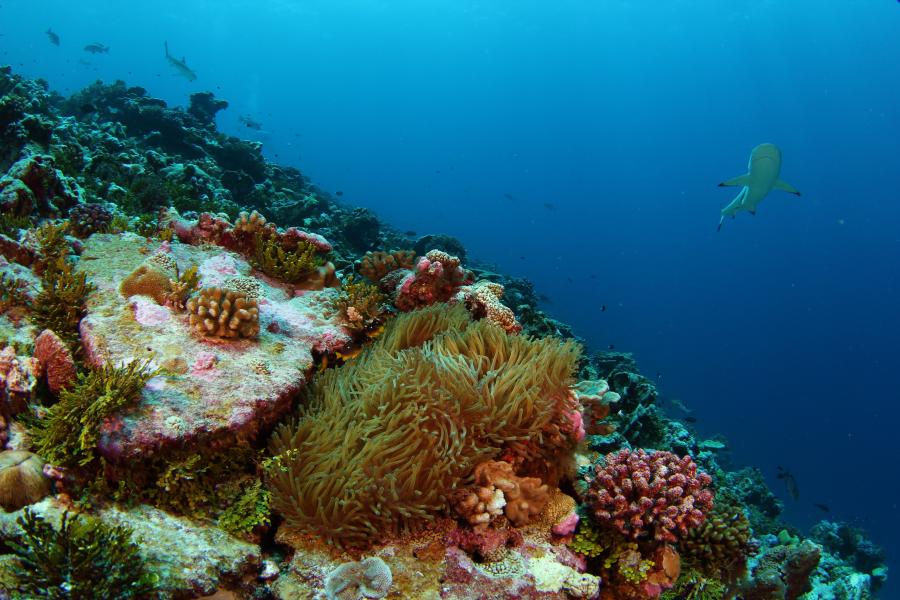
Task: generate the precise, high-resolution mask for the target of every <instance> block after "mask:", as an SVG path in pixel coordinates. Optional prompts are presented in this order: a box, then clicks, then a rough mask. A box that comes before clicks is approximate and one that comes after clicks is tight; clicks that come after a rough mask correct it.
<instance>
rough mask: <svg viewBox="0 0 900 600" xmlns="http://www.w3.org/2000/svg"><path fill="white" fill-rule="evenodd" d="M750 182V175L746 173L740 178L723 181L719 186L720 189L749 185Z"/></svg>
mask: <svg viewBox="0 0 900 600" xmlns="http://www.w3.org/2000/svg"><path fill="white" fill-rule="evenodd" d="M749 181H750V173H744V174H743V175H740V176H738V177H732V178H731V179H728V180H726V181H723V182H722V183H720V184H719V187H726V186H731V185H747V183H749Z"/></svg>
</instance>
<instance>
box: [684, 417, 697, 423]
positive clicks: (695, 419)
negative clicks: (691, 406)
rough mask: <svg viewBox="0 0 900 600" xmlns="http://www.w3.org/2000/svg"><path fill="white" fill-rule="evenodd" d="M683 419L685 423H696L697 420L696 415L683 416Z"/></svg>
mask: <svg viewBox="0 0 900 600" xmlns="http://www.w3.org/2000/svg"><path fill="white" fill-rule="evenodd" d="M684 421H685V422H686V423H696V422H697V417H685V418H684Z"/></svg>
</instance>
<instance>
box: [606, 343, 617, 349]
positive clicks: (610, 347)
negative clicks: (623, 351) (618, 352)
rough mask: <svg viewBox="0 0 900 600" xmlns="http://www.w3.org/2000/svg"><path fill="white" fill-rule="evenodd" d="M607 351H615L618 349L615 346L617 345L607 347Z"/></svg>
mask: <svg viewBox="0 0 900 600" xmlns="http://www.w3.org/2000/svg"><path fill="white" fill-rule="evenodd" d="M606 349H607V350H615V349H616V345H615V344H610V345H609V346H607V347H606Z"/></svg>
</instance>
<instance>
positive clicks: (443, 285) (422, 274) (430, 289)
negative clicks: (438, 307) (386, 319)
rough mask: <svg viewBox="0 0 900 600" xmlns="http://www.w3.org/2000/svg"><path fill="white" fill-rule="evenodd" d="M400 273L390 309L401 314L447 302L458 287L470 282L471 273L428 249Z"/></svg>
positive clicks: (441, 254) (437, 251)
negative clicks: (402, 274) (412, 264)
mask: <svg viewBox="0 0 900 600" xmlns="http://www.w3.org/2000/svg"><path fill="white" fill-rule="evenodd" d="M402 272H403V273H404V276H403V278H402V279H401V280H400V282H399V284H398V285H397V287H396V290H395V298H394V306H396V307H397V308H399V309H400V310H403V311H408V310H413V309H415V308H420V307H423V306H429V305H431V304H434V303H435V302H447V301H448V300H450V298H451V297H453V295H454V294H455V293H456V292H457V291H458V290H459V288H460V286H463V285H470V284H471V283H472V274H471V273H470V272H468V271H466V270H465V269H463V268H462V266H461V265H460V261H459V259H458V258H457V257H455V256H450V255H449V254H447V253H446V252H441V251H440V250H431V251H430V252H428V253H427V254H426V255H425V256H422V257H420V258H419V261H418V262H417V263H416V265H415V266H414V267H413V268H412V269H410V270H408V271H402Z"/></svg>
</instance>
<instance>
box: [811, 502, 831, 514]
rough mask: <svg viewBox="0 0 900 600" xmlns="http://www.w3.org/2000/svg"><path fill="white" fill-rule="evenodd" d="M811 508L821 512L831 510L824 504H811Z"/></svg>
mask: <svg viewBox="0 0 900 600" xmlns="http://www.w3.org/2000/svg"><path fill="white" fill-rule="evenodd" d="M813 506H815V507H816V508H818V509H819V510H821V511H822V512H831V509H830V508H828V506H827V505H825V504H819V503H818V502H813Z"/></svg>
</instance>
